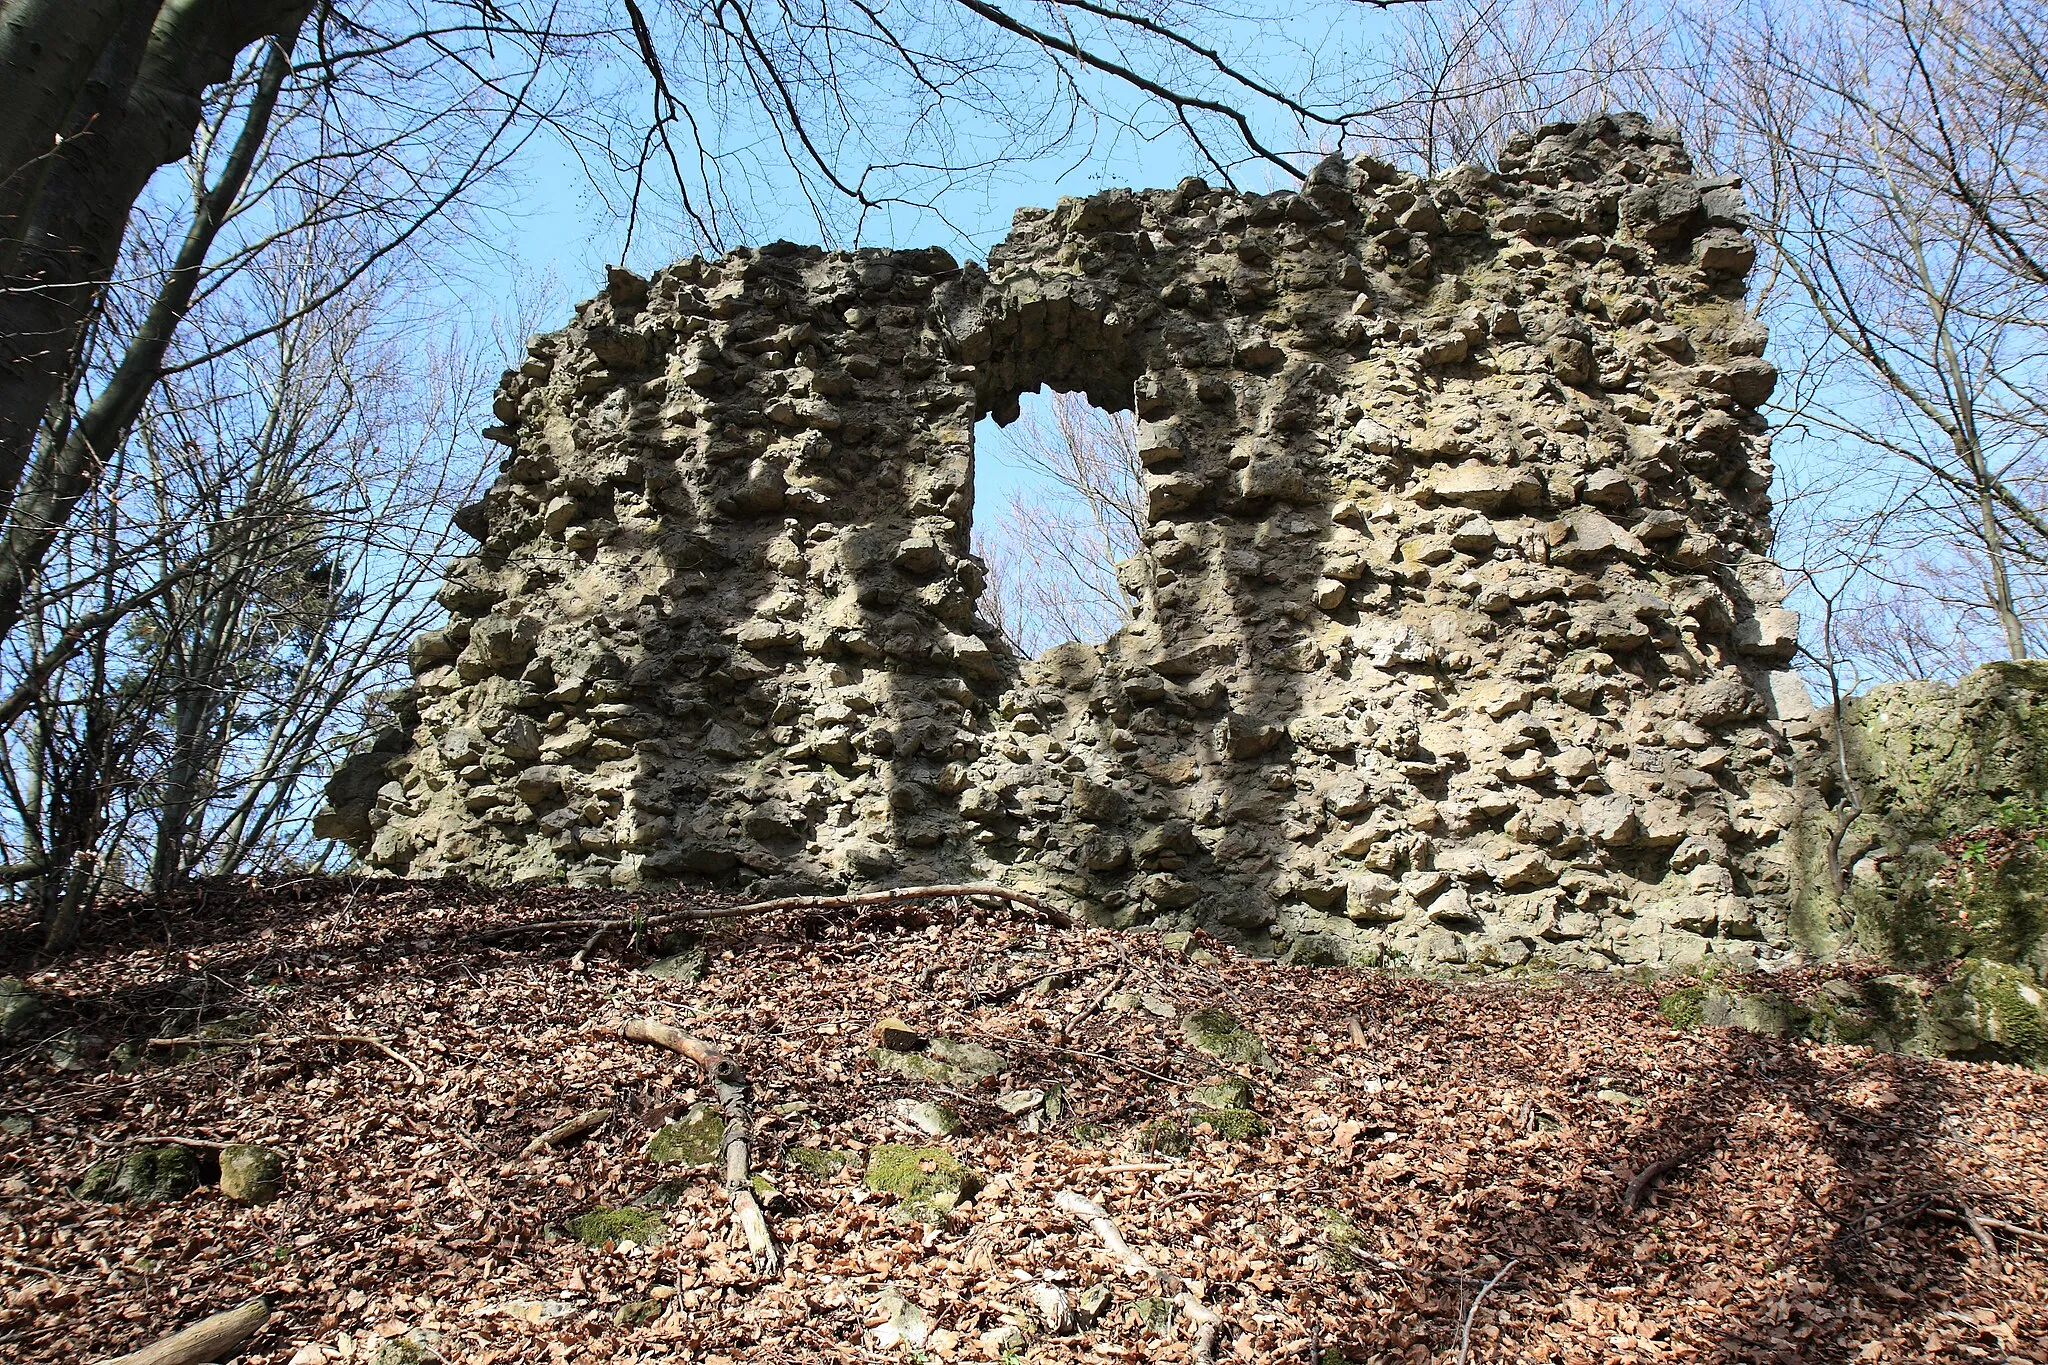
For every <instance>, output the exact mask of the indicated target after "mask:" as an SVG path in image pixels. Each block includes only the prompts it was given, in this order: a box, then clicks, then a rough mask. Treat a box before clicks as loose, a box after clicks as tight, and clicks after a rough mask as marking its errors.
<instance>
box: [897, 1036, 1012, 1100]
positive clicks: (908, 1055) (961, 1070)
mask: <svg viewBox="0 0 2048 1365" xmlns="http://www.w3.org/2000/svg"><path fill="white" fill-rule="evenodd" d="M868 1060H869V1061H871V1062H873V1063H874V1064H875V1067H876V1068H877V1069H878V1070H882V1071H887V1072H891V1073H893V1074H895V1075H898V1076H901V1077H903V1078H904V1079H906V1080H912V1081H923V1082H926V1083H927V1084H931V1085H945V1086H951V1087H953V1088H954V1089H956V1090H967V1089H971V1088H973V1087H974V1086H976V1085H979V1084H980V1083H981V1082H982V1081H983V1080H984V1079H986V1078H988V1077H990V1076H1000V1075H1001V1074H1002V1073H1003V1072H1005V1071H1008V1070H1009V1069H1010V1066H1011V1062H1010V1059H1009V1058H1008V1057H1005V1056H1004V1055H1003V1054H1002V1053H1000V1052H997V1051H995V1050H994V1049H992V1048H986V1047H983V1046H981V1044H979V1043H963V1042H956V1041H954V1040H953V1039H951V1038H934V1039H932V1040H931V1041H930V1042H929V1043H927V1044H926V1045H925V1047H924V1050H923V1051H920V1052H898V1051H896V1050H895V1049H893V1048H886V1047H875V1048H869V1049H868Z"/></svg>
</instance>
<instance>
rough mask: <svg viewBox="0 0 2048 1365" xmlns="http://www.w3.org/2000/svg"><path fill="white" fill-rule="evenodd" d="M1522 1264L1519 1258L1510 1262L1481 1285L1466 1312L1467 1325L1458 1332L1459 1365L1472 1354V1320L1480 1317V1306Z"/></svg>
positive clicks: (1463, 1364) (1462, 1364)
mask: <svg viewBox="0 0 2048 1365" xmlns="http://www.w3.org/2000/svg"><path fill="white" fill-rule="evenodd" d="M1521 1263H1522V1262H1521V1260H1520V1259H1519V1258H1517V1259H1515V1260H1512V1261H1509V1262H1508V1263H1507V1264H1506V1265H1504V1266H1502V1267H1501V1268H1500V1269H1499V1270H1497V1271H1495V1272H1494V1276H1493V1278H1492V1279H1490V1280H1488V1281H1487V1282H1486V1283H1485V1284H1482V1285H1480V1286H1479V1292H1478V1293H1477V1294H1474V1295H1473V1296H1472V1306H1471V1307H1470V1308H1468V1309H1466V1310H1465V1325H1464V1326H1463V1327H1462V1328H1460V1329H1459V1331H1458V1365H1465V1362H1466V1360H1467V1359H1468V1358H1470V1356H1471V1354H1472V1319H1474V1318H1476V1317H1478V1316H1479V1305H1480V1304H1482V1303H1485V1302H1486V1296H1487V1294H1488V1293H1489V1292H1491V1291H1492V1289H1493V1287H1494V1286H1495V1285H1497V1284H1499V1283H1500V1282H1501V1281H1502V1280H1503V1279H1505V1278H1507V1273H1508V1272H1509V1271H1510V1270H1513V1269H1514V1268H1515V1267H1516V1266H1518V1265H1520V1264H1521Z"/></svg>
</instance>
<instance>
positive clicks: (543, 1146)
mask: <svg viewBox="0 0 2048 1365" xmlns="http://www.w3.org/2000/svg"><path fill="white" fill-rule="evenodd" d="M611 1117H612V1111H611V1110H609V1109H586V1110H585V1111H584V1112H582V1113H580V1114H578V1115H577V1116H576V1117H575V1118H572V1119H570V1120H569V1121H568V1122H567V1123H558V1124H556V1125H555V1126H554V1127H552V1128H550V1129H548V1130H547V1131H546V1132H545V1133H542V1134H541V1135H540V1136H539V1137H537V1138H535V1139H534V1140H533V1141H531V1142H529V1143H527V1144H526V1149H525V1150H524V1151H522V1152H520V1154H519V1155H520V1156H521V1157H529V1156H532V1155H533V1154H534V1153H536V1152H543V1151H546V1150H547V1149H548V1148H550V1147H560V1146H562V1145H563V1144H565V1143H569V1142H574V1141H575V1140H576V1139H578V1138H583V1137H588V1136H590V1135H591V1134H592V1133H594V1132H596V1131H597V1130H598V1129H599V1128H602V1127H603V1126H604V1125H605V1124H606V1123H608V1122H610V1121H611Z"/></svg>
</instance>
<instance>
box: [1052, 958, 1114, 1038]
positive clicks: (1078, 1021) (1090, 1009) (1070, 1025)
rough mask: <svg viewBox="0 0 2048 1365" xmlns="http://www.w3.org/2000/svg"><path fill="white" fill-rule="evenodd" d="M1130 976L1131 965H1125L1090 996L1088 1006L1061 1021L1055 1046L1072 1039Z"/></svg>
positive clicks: (1056, 1027) (1055, 1031)
mask: <svg viewBox="0 0 2048 1365" xmlns="http://www.w3.org/2000/svg"><path fill="white" fill-rule="evenodd" d="M1130 974H1131V969H1130V966H1129V964H1125V965H1124V966H1121V967H1119V968H1117V969H1116V971H1115V972H1114V973H1112V974H1111V976H1110V978H1109V981H1108V982H1107V983H1106V984H1104V986H1103V988H1102V989H1101V990H1099V991H1097V992H1095V994H1094V995H1092V996H1090V997H1089V999H1088V1002H1087V1003H1086V1004H1084V1005H1082V1006H1081V1008H1080V1009H1078V1010H1075V1011H1074V1013H1073V1014H1072V1015H1071V1016H1070V1017H1068V1018H1066V1019H1062V1020H1060V1022H1059V1023H1057V1024H1055V1025H1054V1026H1053V1030H1052V1041H1053V1043H1054V1044H1055V1045H1057V1044H1061V1043H1064V1042H1066V1041H1067V1039H1069V1038H1071V1037H1072V1036H1073V1034H1074V1030H1075V1029H1078V1028H1079V1027H1081V1025H1082V1024H1083V1023H1085V1022H1087V1020H1088V1018H1089V1017H1090V1016H1091V1015H1093V1014H1094V1013H1095V1011H1097V1010H1099V1009H1101V1008H1102V1002H1103V1001H1105V1000H1107V999H1109V997H1110V996H1112V995H1115V994H1116V988H1117V987H1118V986H1121V985H1123V984H1124V979H1125V978H1126V977H1128V976H1129V975H1130Z"/></svg>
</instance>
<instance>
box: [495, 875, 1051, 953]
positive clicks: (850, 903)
mask: <svg viewBox="0 0 2048 1365" xmlns="http://www.w3.org/2000/svg"><path fill="white" fill-rule="evenodd" d="M956 896H957V897H960V898H962V899H966V900H1003V901H1011V902H1014V903H1015V904H1018V905H1021V906H1024V907H1025V908H1027V909H1030V910H1035V911H1037V912H1038V913H1039V914H1041V915H1043V916H1044V917H1045V918H1046V919H1047V920H1049V921H1051V922H1052V923H1053V924H1054V925H1056V926H1058V927H1059V928H1061V929H1071V928H1073V927H1074V921H1073V918H1072V916H1070V915H1068V914H1066V913H1065V912H1063V911H1060V910H1056V909H1054V908H1053V907H1052V906H1051V905H1050V904H1048V903H1047V902H1045V901H1044V900H1041V899H1040V898H1039V897H1037V896H1034V895H1032V894H1031V893H1030V892H1028V891H1019V890H1017V889H1016V888H1015V887H1010V886H996V885H993V884H991V883H984V882H963V883H961V884H960V885H958V886H898V887H893V888H891V889H889V890H886V891H859V892H853V893H851V894H848V895H844V896H782V897H779V898H777V899H775V900H769V901H753V902H750V903H748V904H746V905H724V906H711V907H708V908H701V909H699V908H686V909H681V910H665V911H663V912H661V913H660V914H656V915H629V916H625V917H615V918H610V919H600V918H595V917H585V918H578V919H541V920H533V921H531V922H529V923H526V924H505V925H500V926H498V927H497V928H495V929H482V930H479V931H477V933H476V935H475V936H476V937H478V938H486V939H490V938H511V937H513V936H515V935H518V934H537V933H541V932H544V931H546V930H552V929H595V930H597V931H599V934H600V936H601V935H602V934H603V933H604V932H606V931H609V930H612V929H624V928H627V927H629V926H632V925H642V926H645V927H648V928H654V927H657V926H659V925H664V924H694V923H702V922H704V921H707V920H722V919H744V918H746V917H747V916H749V915H772V914H775V913H776V912H778V911H782V910H855V909H866V908H868V907H871V906H877V905H898V904H903V903H906V902H910V901H929V900H945V899H948V898H950V897H956ZM585 951H588V946H586V949H585Z"/></svg>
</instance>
